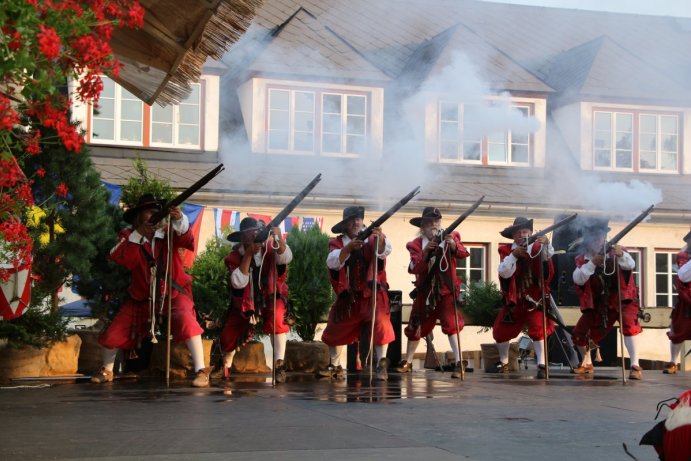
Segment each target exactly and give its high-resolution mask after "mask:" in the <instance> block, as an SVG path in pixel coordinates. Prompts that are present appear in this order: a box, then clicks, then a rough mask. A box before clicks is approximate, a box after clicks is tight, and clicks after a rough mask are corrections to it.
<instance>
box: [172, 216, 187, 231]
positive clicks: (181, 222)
mask: <svg viewBox="0 0 691 461" xmlns="http://www.w3.org/2000/svg"><path fill="white" fill-rule="evenodd" d="M171 226H172V227H173V230H174V231H175V233H176V234H178V235H183V234H186V233H187V231H188V230H189V229H190V220H189V219H188V218H187V215H186V214H184V213H183V215H182V218H180V219H173V220H171Z"/></svg>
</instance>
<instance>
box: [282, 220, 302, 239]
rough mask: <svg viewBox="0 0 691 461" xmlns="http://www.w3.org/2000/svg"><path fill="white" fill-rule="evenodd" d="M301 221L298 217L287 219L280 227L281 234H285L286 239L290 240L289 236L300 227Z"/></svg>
mask: <svg viewBox="0 0 691 461" xmlns="http://www.w3.org/2000/svg"><path fill="white" fill-rule="evenodd" d="M299 221H300V218H298V217H297V216H295V217H293V216H288V217H287V218H286V219H284V220H283V222H282V223H281V225H280V226H279V227H280V228H281V233H282V234H283V238H284V239H287V238H288V234H289V233H290V231H291V230H292V229H293V227H298V226H299Z"/></svg>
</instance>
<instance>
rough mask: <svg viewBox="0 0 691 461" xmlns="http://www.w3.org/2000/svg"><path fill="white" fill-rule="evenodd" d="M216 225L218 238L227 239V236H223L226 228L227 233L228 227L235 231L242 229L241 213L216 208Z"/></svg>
mask: <svg viewBox="0 0 691 461" xmlns="http://www.w3.org/2000/svg"><path fill="white" fill-rule="evenodd" d="M214 225H215V228H216V238H220V239H222V238H225V237H226V236H225V235H223V233H224V230H223V229H224V228H225V229H226V231H227V227H228V226H230V227H232V228H233V229H235V230H238V229H240V212H239V211H232V210H224V209H223V208H214Z"/></svg>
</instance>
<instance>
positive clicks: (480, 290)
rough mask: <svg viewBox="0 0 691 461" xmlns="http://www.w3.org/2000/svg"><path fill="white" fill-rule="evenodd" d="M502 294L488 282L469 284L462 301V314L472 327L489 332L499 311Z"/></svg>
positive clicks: (492, 283)
mask: <svg viewBox="0 0 691 461" xmlns="http://www.w3.org/2000/svg"><path fill="white" fill-rule="evenodd" d="M501 300H502V294H501V291H500V290H499V288H497V284H496V283H494V282H492V281H490V280H483V281H481V282H475V283H471V284H469V285H468V286H467V290H466V293H465V298H464V301H463V305H462V308H463V312H464V313H465V314H467V316H468V320H470V321H472V324H473V325H477V326H480V327H482V329H481V330H480V331H481V332H486V331H489V330H490V328H492V325H494V319H495V318H496V317H497V315H498V314H499V310H500V309H501Z"/></svg>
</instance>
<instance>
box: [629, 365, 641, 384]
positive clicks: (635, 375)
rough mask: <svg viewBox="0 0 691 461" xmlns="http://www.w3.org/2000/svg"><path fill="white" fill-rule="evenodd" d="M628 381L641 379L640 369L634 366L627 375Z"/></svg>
mask: <svg viewBox="0 0 691 461" xmlns="http://www.w3.org/2000/svg"><path fill="white" fill-rule="evenodd" d="M629 379H635V380H636V381H640V380H641V379H643V372H642V370H641V367H639V366H638V365H634V366H632V367H631V373H629Z"/></svg>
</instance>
